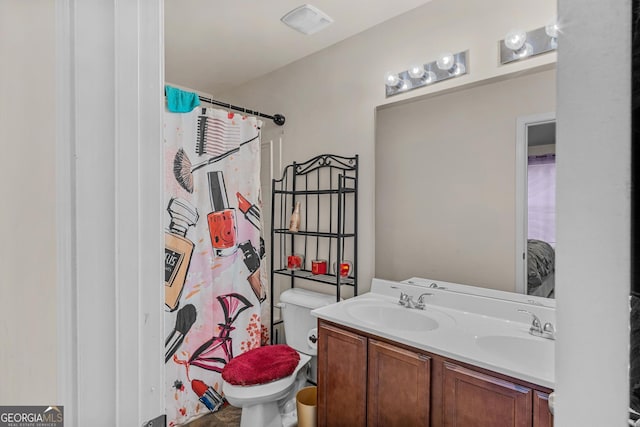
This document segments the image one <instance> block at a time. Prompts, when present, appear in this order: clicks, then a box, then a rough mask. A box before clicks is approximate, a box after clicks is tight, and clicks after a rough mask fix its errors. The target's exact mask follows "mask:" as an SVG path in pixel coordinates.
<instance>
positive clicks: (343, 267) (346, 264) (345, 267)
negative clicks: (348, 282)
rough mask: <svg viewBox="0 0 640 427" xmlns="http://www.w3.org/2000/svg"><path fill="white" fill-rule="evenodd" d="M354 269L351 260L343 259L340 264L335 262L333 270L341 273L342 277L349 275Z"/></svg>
mask: <svg viewBox="0 0 640 427" xmlns="http://www.w3.org/2000/svg"><path fill="white" fill-rule="evenodd" d="M336 268H337V271H336ZM352 271H353V264H351V261H342V262H340V264H338V263H335V262H334V263H333V272H334V273H335V274H340V277H349V275H350V274H351V272H352Z"/></svg>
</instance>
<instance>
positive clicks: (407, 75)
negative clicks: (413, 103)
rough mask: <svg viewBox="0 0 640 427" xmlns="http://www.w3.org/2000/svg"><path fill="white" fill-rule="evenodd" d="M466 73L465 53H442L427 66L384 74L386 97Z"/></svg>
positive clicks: (414, 66) (421, 65) (413, 66)
mask: <svg viewBox="0 0 640 427" xmlns="http://www.w3.org/2000/svg"><path fill="white" fill-rule="evenodd" d="M466 72H467V52H466V51H465V52H459V53H456V54H452V53H444V54H442V55H440V56H439V57H438V59H437V60H435V61H432V62H429V63H427V64H415V65H412V66H411V67H409V69H408V70H404V71H401V72H399V73H392V72H388V73H387V74H385V77H384V81H385V90H386V95H387V97H389V96H393V95H397V94H399V93H404V92H407V91H409V90H413V89H417V88H419V87H423V86H426V85H430V84H433V83H437V82H440V81H443V80H447V79H450V78H454V77H458V76H461V75H463V74H466Z"/></svg>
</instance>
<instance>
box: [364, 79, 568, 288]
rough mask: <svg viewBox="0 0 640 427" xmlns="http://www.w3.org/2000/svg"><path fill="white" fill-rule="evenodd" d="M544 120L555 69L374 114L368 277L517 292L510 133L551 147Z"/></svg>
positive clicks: (519, 198)
mask: <svg viewBox="0 0 640 427" xmlns="http://www.w3.org/2000/svg"><path fill="white" fill-rule="evenodd" d="M553 111H555V69H546V70H542V71H540V70H538V71H536V72H530V73H527V74H524V75H519V76H517V77H514V78H509V79H504V80H498V81H491V82H487V83H485V84H482V85H479V86H474V87H471V88H465V89H462V90H458V91H452V92H449V93H444V94H435V95H432V96H426V97H421V98H414V99H412V100H409V101H408V102H402V103H395V104H389V105H383V106H380V107H378V109H377V112H376V148H375V156H376V166H375V175H376V187H375V188H376V194H375V222H376V227H375V242H376V262H375V265H376V272H375V275H376V277H380V278H385V279H392V280H404V279H407V278H409V277H425V278H430V279H436V280H443V281H448V282H454V283H462V284H468V285H474V286H480V287H485V288H492V289H498V290H502V291H509V292H516V291H519V292H521V293H525V283H524V280H526V279H525V273H526V271H525V262H523V261H522V254H523V253H524V251H525V249H524V248H525V246H526V243H521V244H520V247H517V246H518V242H522V241H523V240H522V239H523V237H522V236H525V235H526V234H523V233H524V229H526V228H529V227H528V225H527V216H530V215H527V211H528V209H527V208H526V206H525V205H526V203H525V202H524V200H525V197H526V194H522V191H523V190H522V188H520V189H519V188H518V185H519V184H520V185H523V184H522V182H526V174H525V172H526V169H527V167H526V164H524V163H520V164H519V163H518V162H526V160H523V159H524V158H525V157H527V155H526V154H527V153H526V151H524V152H521V151H520V152H518V150H519V148H518V143H520V144H523V142H522V138H523V137H521V138H520V139H521V141H520V142H519V141H518V133H519V132H521V133H522V135H524V141H526V140H527V139H531V138H537V134H538V133H539V132H542V133H545V132H546V133H547V134H550V136H551V138H552V139H553V135H554V134H555V126H554V123H555V121H554V118H553V115H552V114H551V115H549V112H553ZM538 124H540V125H541V126H542V125H545V126H542V127H538V126H536V125H538ZM519 126H520V127H519ZM548 136H549V135H547V137H548ZM545 138H546V137H545ZM547 139H548V138H547ZM547 142H549V143H547ZM525 145H526V144H525ZM530 145H533V144H530ZM542 145H544V146H545V147H544V148H542V149H540V148H537V147H531V155H532V156H534V157H535V156H539V157H540V161H544V160H545V159H551V158H553V157H554V154H553V153H554V152H555V149H554V148H552V147H554V145H552V144H551V141H546V142H545V143H543V144H542ZM521 148H522V147H521ZM547 148H552V149H551V150H546V149H547ZM539 150H543V151H539ZM524 191H525V193H526V192H527V191H526V190H524ZM547 197H549V196H548V195H547ZM551 198H552V199H553V198H555V195H552V196H551ZM527 237H529V236H527ZM529 238H531V237H529ZM533 239H534V240H543V239H546V240H550V239H547V238H546V237H544V238H543V237H540V235H538V237H537V238H536V237H533ZM552 243H553V242H552ZM553 244H554V243H553ZM551 246H552V247H553V245H551ZM518 257H520V260H521V262H517V259H518ZM543 276H544V275H542V277H540V279H541V283H542V282H543V281H544V280H545V279H546V277H543ZM519 280H520V283H519V285H518V286H517V283H518V281H519ZM551 280H552V279H551ZM547 286H549V283H548V282H547ZM545 292H546V294H544V295H543V294H542V293H541V294H540V296H545V297H549V296H553V286H551V291H549V290H548V289H547V290H545Z"/></svg>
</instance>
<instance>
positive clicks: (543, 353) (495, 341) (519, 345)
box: [476, 335, 555, 369]
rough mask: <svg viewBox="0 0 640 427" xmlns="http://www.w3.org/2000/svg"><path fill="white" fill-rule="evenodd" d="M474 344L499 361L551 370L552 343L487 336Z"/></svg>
mask: <svg viewBox="0 0 640 427" xmlns="http://www.w3.org/2000/svg"><path fill="white" fill-rule="evenodd" d="M476 343H477V344H478V347H480V348H482V349H483V350H485V351H486V352H489V353H492V354H493V355H495V356H496V357H499V358H501V359H505V360H510V361H517V362H521V363H525V364H530V365H534V366H540V367H549V368H550V369H553V364H554V361H553V357H554V350H555V348H554V342H553V341H550V340H547V339H544V338H536V337H531V338H529V337H526V338H525V337H516V336H510V335H489V336H481V337H478V338H476Z"/></svg>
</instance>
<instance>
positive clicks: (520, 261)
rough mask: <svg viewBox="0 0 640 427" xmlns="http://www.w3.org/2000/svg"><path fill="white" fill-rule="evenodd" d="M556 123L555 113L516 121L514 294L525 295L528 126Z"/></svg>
mask: <svg viewBox="0 0 640 427" xmlns="http://www.w3.org/2000/svg"><path fill="white" fill-rule="evenodd" d="M555 121H556V113H554V112H550V113H541V114H533V115H528V116H520V117H518V118H517V119H516V233H515V235H516V250H515V266H516V292H518V293H521V294H525V295H526V293H527V222H528V215H527V203H528V201H527V198H528V193H527V157H528V156H527V148H528V145H529V144H528V141H527V135H528V132H527V131H528V129H529V126H534V125H540V124H545V123H549V122H555Z"/></svg>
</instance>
